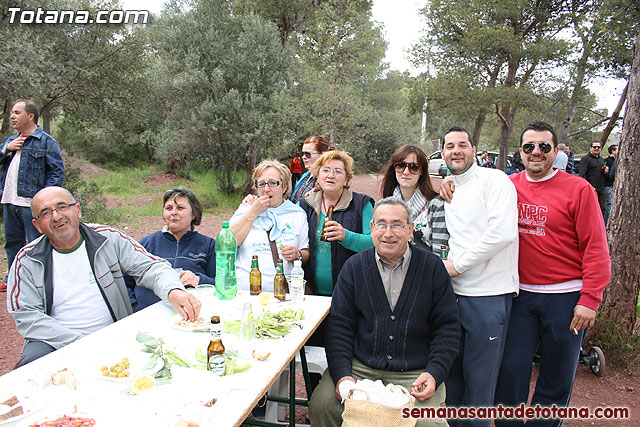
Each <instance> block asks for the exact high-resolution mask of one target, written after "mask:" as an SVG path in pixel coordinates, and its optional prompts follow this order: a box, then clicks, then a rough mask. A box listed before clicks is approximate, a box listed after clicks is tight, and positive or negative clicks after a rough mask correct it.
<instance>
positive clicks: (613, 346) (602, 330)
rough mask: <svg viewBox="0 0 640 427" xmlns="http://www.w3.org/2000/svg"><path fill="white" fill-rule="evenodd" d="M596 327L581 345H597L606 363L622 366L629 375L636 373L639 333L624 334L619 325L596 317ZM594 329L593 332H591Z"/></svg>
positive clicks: (639, 350)
mask: <svg viewBox="0 0 640 427" xmlns="http://www.w3.org/2000/svg"><path fill="white" fill-rule="evenodd" d="M597 324H598V327H597V328H596V329H594V330H590V331H589V334H587V338H586V339H585V343H584V344H583V347H584V348H585V349H587V348H588V346H590V345H597V346H598V347H600V348H601V349H602V351H603V352H604V354H605V356H606V358H607V363H612V364H614V365H616V366H622V367H624V368H625V369H626V370H627V371H628V372H629V374H630V375H635V374H637V373H638V372H637V369H638V366H639V365H638V363H640V335H633V334H632V335H630V336H628V335H627V334H625V333H624V332H623V331H622V329H621V328H620V325H618V324H616V323H615V322H613V321H612V320H609V319H602V318H601V317H598V320H597ZM593 331H595V333H594V332H593Z"/></svg>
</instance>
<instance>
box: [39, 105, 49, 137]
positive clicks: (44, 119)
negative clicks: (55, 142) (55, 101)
mask: <svg viewBox="0 0 640 427" xmlns="http://www.w3.org/2000/svg"><path fill="white" fill-rule="evenodd" d="M40 117H41V118H42V130H43V131H45V132H46V133H48V134H49V135H51V110H49V108H47V107H45V108H44V109H43V110H42V111H41V112H40Z"/></svg>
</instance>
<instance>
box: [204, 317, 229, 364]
mask: <svg viewBox="0 0 640 427" xmlns="http://www.w3.org/2000/svg"><path fill="white" fill-rule="evenodd" d="M221 334H222V331H221V330H220V316H211V341H210V342H209V347H208V348H207V370H209V371H213V373H215V374H216V375H218V376H223V375H224V369H225V365H224V344H222V335H221Z"/></svg>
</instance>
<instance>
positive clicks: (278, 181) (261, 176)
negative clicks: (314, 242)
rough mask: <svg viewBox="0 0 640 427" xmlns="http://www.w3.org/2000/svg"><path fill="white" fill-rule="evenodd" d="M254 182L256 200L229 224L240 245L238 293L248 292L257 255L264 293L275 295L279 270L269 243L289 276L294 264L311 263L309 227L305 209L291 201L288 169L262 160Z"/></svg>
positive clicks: (247, 201)
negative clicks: (252, 267) (252, 259)
mask: <svg viewBox="0 0 640 427" xmlns="http://www.w3.org/2000/svg"><path fill="white" fill-rule="evenodd" d="M251 179H252V180H253V185H254V187H255V189H256V191H257V193H258V195H257V197H253V198H250V199H247V198H245V201H243V203H242V204H241V205H240V206H239V207H238V209H237V210H236V212H235V213H234V214H233V216H232V217H231V219H230V220H229V228H230V229H231V231H233V234H235V236H236V240H237V243H238V254H237V256H236V276H237V280H238V289H239V290H245V291H248V290H249V273H250V271H251V258H252V256H253V255H258V263H259V266H260V273H262V291H263V292H273V280H274V278H275V276H276V266H275V264H274V261H273V258H274V256H273V253H272V250H273V249H272V245H271V243H270V242H274V245H275V252H276V256H277V257H278V258H280V259H282V260H283V261H284V265H283V266H284V274H285V276H289V275H290V274H291V269H292V268H293V261H295V260H298V259H299V260H301V261H302V262H303V263H306V262H307V260H308V259H309V237H308V234H309V232H308V230H309V226H308V224H307V216H306V215H305V212H304V211H303V210H302V208H300V206H298V205H295V204H293V203H292V202H291V201H290V200H289V199H288V197H289V193H290V191H291V172H290V171H289V168H288V167H287V166H285V165H283V164H282V163H280V162H279V161H277V160H273V159H267V160H263V161H262V162H260V164H259V165H258V166H256V167H255V169H254V170H253V174H252V177H251Z"/></svg>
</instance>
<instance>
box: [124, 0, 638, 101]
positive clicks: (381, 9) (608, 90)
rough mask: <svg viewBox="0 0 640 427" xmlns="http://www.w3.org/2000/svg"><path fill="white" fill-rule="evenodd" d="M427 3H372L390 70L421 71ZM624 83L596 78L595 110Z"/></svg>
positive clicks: (132, 5) (141, 5)
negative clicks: (417, 53) (416, 50)
mask: <svg viewBox="0 0 640 427" xmlns="http://www.w3.org/2000/svg"><path fill="white" fill-rule="evenodd" d="M122 3H123V6H124V9H125V10H127V9H138V10H149V11H151V12H154V13H159V12H160V10H161V9H162V5H163V4H164V0H122ZM425 3H426V0H374V1H373V10H372V12H373V19H374V20H375V21H377V22H379V23H381V24H382V25H383V26H384V37H385V39H386V40H387V43H388V47H387V55H386V57H385V61H387V62H388V63H389V64H390V68H391V69H393V70H400V71H405V70H408V71H409V72H410V73H411V74H412V75H417V74H419V73H420V72H422V71H423V70H421V69H415V68H413V67H412V66H411V64H410V63H409V60H408V59H407V57H408V54H407V53H406V50H407V49H409V48H410V47H411V46H412V45H413V44H415V43H416V42H417V41H418V40H419V39H420V32H421V31H422V30H423V28H424V23H423V20H422V19H421V17H420V15H419V10H420V8H421V7H423V5H424V4H425ZM625 83H626V82H625V81H620V80H615V79H598V80H596V81H595V82H593V83H592V84H590V85H589V88H590V89H591V90H592V91H593V92H594V93H595V94H596V95H597V97H598V107H600V108H607V109H608V110H609V112H611V111H613V109H614V108H615V107H616V105H617V103H618V99H619V98H620V94H621V93H622V90H623V89H624V85H625Z"/></svg>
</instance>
